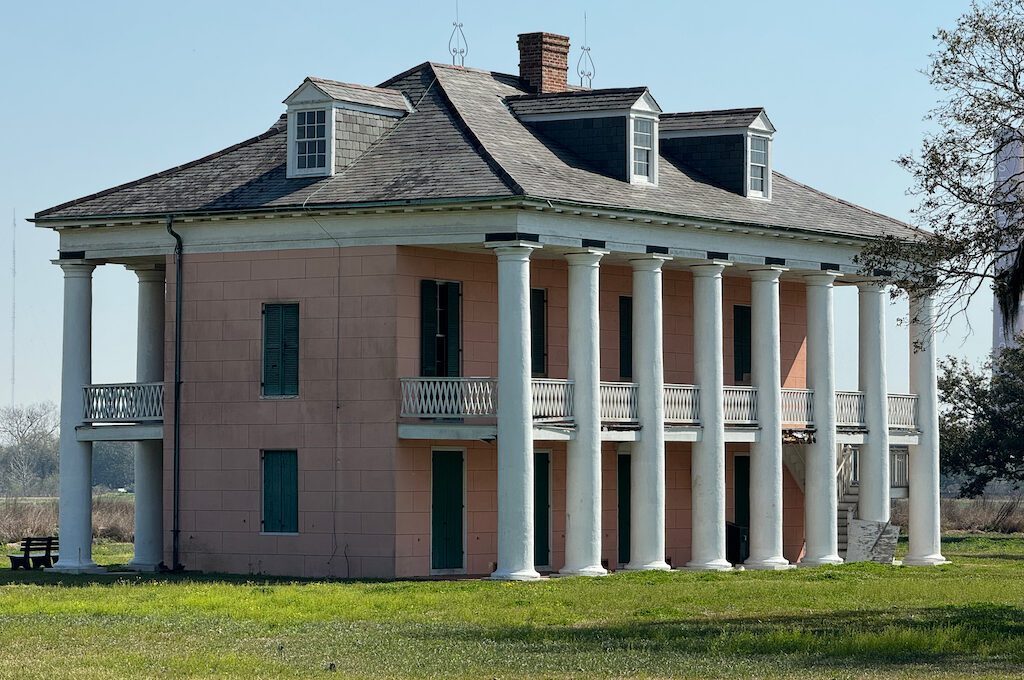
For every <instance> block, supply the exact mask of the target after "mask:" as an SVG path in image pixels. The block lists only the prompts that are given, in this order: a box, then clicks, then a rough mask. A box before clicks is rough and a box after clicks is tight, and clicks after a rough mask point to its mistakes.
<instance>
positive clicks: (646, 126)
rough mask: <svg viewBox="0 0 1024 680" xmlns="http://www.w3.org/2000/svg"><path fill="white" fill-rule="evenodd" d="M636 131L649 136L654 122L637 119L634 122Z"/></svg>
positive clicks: (652, 130)
mask: <svg viewBox="0 0 1024 680" xmlns="http://www.w3.org/2000/svg"><path fill="white" fill-rule="evenodd" d="M636 131H637V132H642V133H644V134H647V135H649V134H651V133H652V132H654V122H653V121H650V120H647V119H646V118H638V119H637V120H636Z"/></svg>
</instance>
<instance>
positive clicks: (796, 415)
mask: <svg viewBox="0 0 1024 680" xmlns="http://www.w3.org/2000/svg"><path fill="white" fill-rule="evenodd" d="M782 423H783V424H784V425H796V426H799V427H811V426H812V425H814V390H798V389H790V388H786V389H783V390H782Z"/></svg>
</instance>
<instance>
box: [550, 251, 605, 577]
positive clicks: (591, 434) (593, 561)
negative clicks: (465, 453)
mask: <svg viewBox="0 0 1024 680" xmlns="http://www.w3.org/2000/svg"><path fill="white" fill-rule="evenodd" d="M606 252H607V251H604V250H595V249H588V250H586V251H585V252H578V253H569V254H568V255H566V256H565V259H566V260H568V261H569V379H570V380H572V381H573V417H574V419H575V422H576V438H575V439H571V440H569V442H568V444H567V445H566V458H567V461H566V471H565V486H566V488H565V566H564V567H562V569H561V570H560V572H559V573H562V574H566V575H573V576H601V575H603V574H606V573H608V572H607V571H606V570H605V568H604V567H602V566H601V343H600V336H601V324H600V314H599V299H598V294H599V291H600V287H599V283H600V262H601V257H602V256H604V255H605V254H606Z"/></svg>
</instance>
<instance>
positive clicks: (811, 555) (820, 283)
mask: <svg viewBox="0 0 1024 680" xmlns="http://www.w3.org/2000/svg"><path fill="white" fill-rule="evenodd" d="M836 276H837V274H835V273H834V272H821V273H820V274H810V275H807V276H805V277H804V282H805V283H806V286H807V386H808V387H809V388H811V389H812V390H814V394H813V397H812V399H813V409H814V441H812V442H811V443H810V444H808V445H807V460H806V481H805V483H804V535H805V536H806V543H807V550H806V554H805V555H804V558H803V559H802V560H801V561H800V566H803V567H817V566H820V565H823V564H841V563H842V561H843V558H841V557H840V556H839V536H838V527H837V522H838V520H837V513H838V505H839V500H838V496H837V494H838V491H837V489H836V451H837V447H838V446H839V443H838V441H837V440H836V373H835V324H834V313H833V307H832V292H833V286H832V284H833V282H834V281H835V279H836Z"/></svg>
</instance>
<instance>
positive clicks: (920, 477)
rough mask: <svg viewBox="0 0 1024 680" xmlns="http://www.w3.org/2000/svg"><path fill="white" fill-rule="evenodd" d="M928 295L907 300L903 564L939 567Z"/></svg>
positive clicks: (932, 321)
mask: <svg viewBox="0 0 1024 680" xmlns="http://www.w3.org/2000/svg"><path fill="white" fill-rule="evenodd" d="M933 305H934V302H933V300H932V297H931V296H930V295H925V296H917V295H911V297H910V391H911V392H913V393H915V394H916V395H917V428H918V430H919V431H920V434H918V438H917V446H911V447H910V526H909V527H908V532H909V534H910V546H909V550H908V552H907V556H906V557H905V558H904V560H903V564H906V565H910V566H931V565H935V564H945V563H946V562H947V560H946V558H945V557H943V556H942V528H941V522H940V516H939V396H938V392H939V388H938V384H937V377H936V367H935V310H934V307H933Z"/></svg>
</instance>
